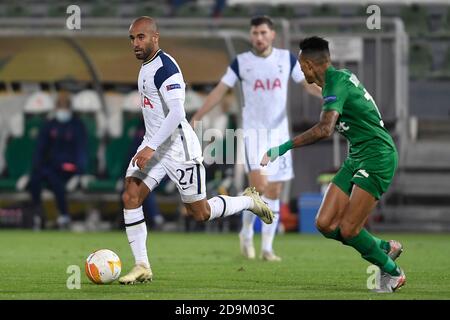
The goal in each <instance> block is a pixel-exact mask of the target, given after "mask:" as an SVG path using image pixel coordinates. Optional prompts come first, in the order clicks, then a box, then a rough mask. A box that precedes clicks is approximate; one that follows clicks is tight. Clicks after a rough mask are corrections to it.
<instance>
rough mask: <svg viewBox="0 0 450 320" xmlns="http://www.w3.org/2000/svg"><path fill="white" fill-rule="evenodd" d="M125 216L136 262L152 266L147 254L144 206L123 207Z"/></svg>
mask: <svg viewBox="0 0 450 320" xmlns="http://www.w3.org/2000/svg"><path fill="white" fill-rule="evenodd" d="M123 217H124V219H125V230H126V232H127V237H128V243H129V244H130V247H131V251H132V252H133V255H134V260H135V263H136V264H143V265H146V266H147V267H150V263H149V261H148V256H147V225H146V224H145V218H144V212H143V211H142V206H141V207H139V208H136V209H123Z"/></svg>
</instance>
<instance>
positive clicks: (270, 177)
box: [191, 16, 321, 261]
mask: <svg viewBox="0 0 450 320" xmlns="http://www.w3.org/2000/svg"><path fill="white" fill-rule="evenodd" d="M250 25H251V28H250V41H251V44H252V50H251V51H247V52H244V53H241V54H238V55H237V57H236V58H235V59H234V60H233V62H232V63H231V64H230V66H229V67H228V69H227V71H226V73H225V75H224V76H223V77H222V79H221V81H220V82H219V83H218V84H217V85H216V87H215V88H214V89H213V90H212V91H211V93H210V94H209V95H208V97H207V98H206V100H205V102H204V104H203V106H202V107H201V108H200V109H199V110H198V111H197V112H196V113H195V114H194V116H193V117H192V119H191V125H193V126H195V122H196V121H200V120H201V118H202V117H203V116H204V115H205V114H206V113H207V112H209V111H210V110H211V109H212V108H214V107H215V106H216V105H218V103H219V102H220V101H221V100H222V98H223V96H224V95H225V94H226V92H227V91H228V90H229V89H230V88H232V87H233V86H234V85H235V83H236V82H237V81H240V83H241V85H242V91H243V94H244V106H243V108H242V126H243V131H244V148H245V159H246V160H245V170H246V173H247V174H248V178H249V183H250V186H251V187H255V188H256V190H257V191H259V193H261V194H263V197H262V199H263V201H265V202H266V203H267V204H268V205H269V208H270V209H271V210H272V212H273V213H274V222H273V223H272V224H270V225H268V224H263V225H262V250H261V258H262V259H264V260H267V261H280V260H281V258H280V257H279V256H277V255H276V254H275V253H274V250H273V240H274V237H275V233H276V229H277V223H278V220H279V211H280V195H281V191H282V186H283V182H284V181H287V180H290V179H292V178H293V177H294V171H293V167H292V155H291V153H290V152H287V153H286V154H284V155H283V156H282V157H280V158H279V159H277V161H275V162H273V163H270V164H269V166H268V168H267V171H263V170H262V168H261V166H260V159H261V157H262V155H263V154H264V153H265V152H266V150H267V149H266V147H269V148H270V147H272V146H277V145H279V144H281V143H283V142H284V141H286V139H289V125H288V118H287V113H286V99H287V88H288V82H289V78H292V79H293V80H294V81H295V82H296V83H300V82H302V83H303V84H304V85H305V88H306V89H307V91H308V92H309V93H311V94H314V95H315V96H318V97H321V91H320V88H319V87H316V86H309V85H308V84H307V83H306V81H304V80H305V78H304V76H303V73H302V72H301V69H300V65H299V63H298V61H297V58H296V57H295V56H294V55H293V54H291V53H290V52H289V51H288V50H284V49H278V48H274V47H273V46H272V44H273V41H274V39H275V30H274V25H273V22H272V20H271V19H270V17H268V16H257V17H254V18H253V19H252V20H251V22H250ZM277 141H278V142H279V144H277ZM254 221H255V216H254V215H253V214H251V213H249V212H248V211H244V213H243V219H242V229H241V232H240V234H239V237H240V247H241V252H242V254H243V255H244V256H245V257H247V258H249V259H254V258H255V249H254V245H253V224H254Z"/></svg>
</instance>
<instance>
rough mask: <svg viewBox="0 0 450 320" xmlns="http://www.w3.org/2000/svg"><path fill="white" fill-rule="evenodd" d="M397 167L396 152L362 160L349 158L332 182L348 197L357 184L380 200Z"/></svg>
mask: <svg viewBox="0 0 450 320" xmlns="http://www.w3.org/2000/svg"><path fill="white" fill-rule="evenodd" d="M397 165H398V156H397V152H395V151H392V152H386V153H380V154H378V155H377V156H371V157H367V158H361V159H354V158H350V157H349V158H347V159H346V160H345V161H344V163H343V164H342V166H341V168H340V169H339V171H338V172H337V173H336V175H335V176H334V178H333V180H332V181H331V182H333V183H334V184H335V185H337V186H338V187H339V188H340V189H341V190H342V191H344V192H345V193H346V194H348V195H350V193H351V192H352V188H353V184H356V185H357V186H358V187H360V188H361V189H363V190H365V191H367V192H368V193H370V194H371V195H373V196H374V197H375V199H377V200H378V199H380V197H381V195H382V194H383V193H385V192H386V190H387V189H388V188H389V185H390V184H391V182H392V178H393V177H394V173H395V170H396V169H397Z"/></svg>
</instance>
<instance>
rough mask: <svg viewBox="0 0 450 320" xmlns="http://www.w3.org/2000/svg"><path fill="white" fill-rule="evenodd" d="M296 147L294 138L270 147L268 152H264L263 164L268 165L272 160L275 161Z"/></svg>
mask: <svg viewBox="0 0 450 320" xmlns="http://www.w3.org/2000/svg"><path fill="white" fill-rule="evenodd" d="M293 147H294V142H293V141H292V140H289V141H286V142H285V143H283V144H281V145H279V146H277V147H273V148H270V149H269V150H267V152H266V153H265V154H264V156H263V158H262V160H261V166H263V167H264V166H267V164H268V163H269V161H270V162H273V161H275V159H276V158H278V157H280V156H282V155H283V154H285V153H286V152H288V151H289V150H291V149H292V148H293Z"/></svg>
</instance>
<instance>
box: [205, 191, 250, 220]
mask: <svg viewBox="0 0 450 320" xmlns="http://www.w3.org/2000/svg"><path fill="white" fill-rule="evenodd" d="M208 203H209V206H210V207H211V215H210V217H209V221H211V220H214V219H216V218H224V217H228V216H231V215H233V214H236V213H239V212H241V211H242V210H245V209H250V208H252V207H253V199H252V198H250V197H247V196H239V197H229V196H217V197H213V198H211V199H209V200H208Z"/></svg>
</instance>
